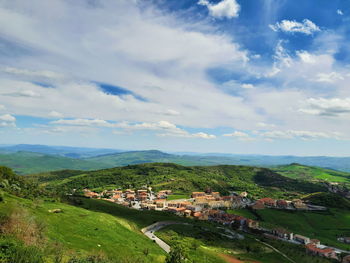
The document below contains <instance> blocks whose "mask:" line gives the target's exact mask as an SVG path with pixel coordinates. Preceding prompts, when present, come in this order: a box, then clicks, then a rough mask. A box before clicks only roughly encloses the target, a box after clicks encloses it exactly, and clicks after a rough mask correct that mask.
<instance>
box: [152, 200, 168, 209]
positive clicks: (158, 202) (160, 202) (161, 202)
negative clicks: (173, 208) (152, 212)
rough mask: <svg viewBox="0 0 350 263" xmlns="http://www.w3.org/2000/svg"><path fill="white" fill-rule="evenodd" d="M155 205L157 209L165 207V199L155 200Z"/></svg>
mask: <svg viewBox="0 0 350 263" xmlns="http://www.w3.org/2000/svg"><path fill="white" fill-rule="evenodd" d="M155 204H156V206H157V208H164V207H165V206H166V200H165V199H158V200H155Z"/></svg>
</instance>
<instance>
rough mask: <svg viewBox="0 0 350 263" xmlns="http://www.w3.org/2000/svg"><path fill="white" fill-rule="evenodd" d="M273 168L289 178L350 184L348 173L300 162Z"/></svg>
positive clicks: (349, 174)
mask: <svg viewBox="0 0 350 263" xmlns="http://www.w3.org/2000/svg"><path fill="white" fill-rule="evenodd" d="M274 170H275V171H276V172H277V173H279V174H281V175H283V176H287V177H289V178H293V179H302V180H308V181H329V182H340V183H348V184H350V173H346V172H340V171H335V170H330V169H325V168H320V167H313V166H305V165H300V164H291V165H284V166H279V167H277V168H274Z"/></svg>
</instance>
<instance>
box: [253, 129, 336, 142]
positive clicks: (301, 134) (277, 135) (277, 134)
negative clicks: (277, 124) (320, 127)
mask: <svg viewBox="0 0 350 263" xmlns="http://www.w3.org/2000/svg"><path fill="white" fill-rule="evenodd" d="M260 136H262V137H264V138H266V139H271V140H274V139H295V138H301V139H303V140H313V139H329V138H333V139H338V137H339V134H338V133H325V132H315V131H296V130H287V131H268V132H262V133H260Z"/></svg>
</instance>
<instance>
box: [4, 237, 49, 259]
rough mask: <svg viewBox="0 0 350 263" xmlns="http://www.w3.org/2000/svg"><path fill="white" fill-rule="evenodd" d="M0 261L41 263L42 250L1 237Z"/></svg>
mask: <svg viewBox="0 0 350 263" xmlns="http://www.w3.org/2000/svg"><path fill="white" fill-rule="evenodd" d="M0 262H2V263H43V262H44V260H43V253H42V251H41V250H40V249H39V248H37V247H34V246H25V245H24V244H23V243H21V242H18V241H15V240H11V239H3V240H1V241H0Z"/></svg>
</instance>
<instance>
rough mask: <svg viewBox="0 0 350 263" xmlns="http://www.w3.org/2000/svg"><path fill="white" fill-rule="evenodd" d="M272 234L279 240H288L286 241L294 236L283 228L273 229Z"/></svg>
mask: <svg viewBox="0 0 350 263" xmlns="http://www.w3.org/2000/svg"><path fill="white" fill-rule="evenodd" d="M272 233H273V234H274V235H275V236H277V237H279V238H283V239H288V240H293V238H294V235H293V233H292V232H289V231H287V230H286V229H284V228H280V227H279V228H275V229H273V230H272Z"/></svg>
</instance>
